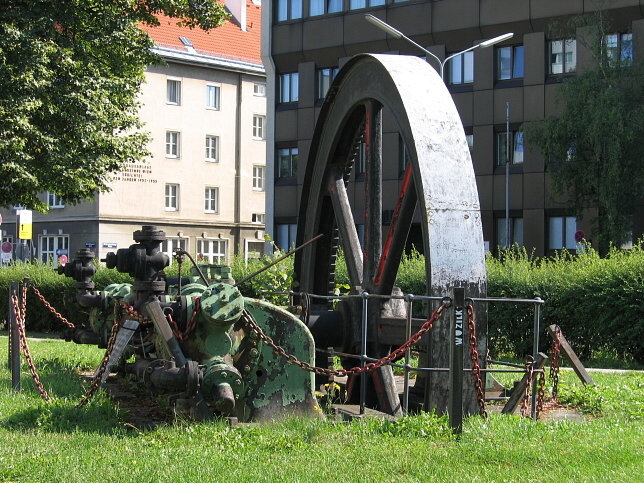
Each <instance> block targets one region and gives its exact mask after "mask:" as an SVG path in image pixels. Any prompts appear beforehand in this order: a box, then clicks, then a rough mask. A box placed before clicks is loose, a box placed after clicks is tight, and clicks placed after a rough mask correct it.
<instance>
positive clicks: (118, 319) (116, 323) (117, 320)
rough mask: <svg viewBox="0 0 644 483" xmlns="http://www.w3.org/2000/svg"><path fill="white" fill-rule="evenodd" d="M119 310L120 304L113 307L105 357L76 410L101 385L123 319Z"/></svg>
mask: <svg viewBox="0 0 644 483" xmlns="http://www.w3.org/2000/svg"><path fill="white" fill-rule="evenodd" d="M120 308H121V305H120V304H115V305H114V323H113V324H112V331H111V332H110V337H109V339H108V341H107V348H106V349H105V355H104V356H103V360H102V361H101V363H100V365H99V366H98V369H97V371H96V374H95V375H94V378H93V379H92V382H91V384H90V385H89V388H88V389H87V392H85V395H84V396H83V398H82V399H81V400H80V402H79V403H78V404H77V405H76V407H77V408H82V407H83V406H85V404H87V402H88V401H89V400H90V399H91V398H92V396H94V394H95V393H96V391H97V390H98V388H99V387H100V385H101V379H102V378H103V373H104V372H105V369H107V363H108V362H109V361H110V356H111V355H112V350H113V349H114V342H115V341H116V334H117V333H118V330H119V327H120V325H121V320H123V319H124V318H125V317H123V316H122V315H121V313H120V310H119V309H120Z"/></svg>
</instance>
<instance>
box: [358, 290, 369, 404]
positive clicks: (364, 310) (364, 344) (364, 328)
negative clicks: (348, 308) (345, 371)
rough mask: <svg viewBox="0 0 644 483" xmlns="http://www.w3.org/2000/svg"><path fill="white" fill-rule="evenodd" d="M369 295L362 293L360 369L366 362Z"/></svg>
mask: <svg viewBox="0 0 644 483" xmlns="http://www.w3.org/2000/svg"><path fill="white" fill-rule="evenodd" d="M368 296H369V294H368V293H367V292H362V337H361V349H362V350H361V352H362V355H361V356H360V367H364V366H365V361H366V360H367V310H368V309H367V307H368V305H369V303H368V302H369V299H368ZM360 378H361V379H360V383H361V384H360V414H364V412H365V411H364V409H365V400H366V398H367V373H366V372H363V373H362V375H361V376H360Z"/></svg>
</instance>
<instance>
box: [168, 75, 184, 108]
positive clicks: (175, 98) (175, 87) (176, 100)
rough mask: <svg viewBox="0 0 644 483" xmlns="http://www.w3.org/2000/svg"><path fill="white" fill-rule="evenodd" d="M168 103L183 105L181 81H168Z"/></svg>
mask: <svg viewBox="0 0 644 483" xmlns="http://www.w3.org/2000/svg"><path fill="white" fill-rule="evenodd" d="M166 102H167V103H168V104H172V105H175V106H180V105H181V81H180V80H176V79H168V81H167V87H166Z"/></svg>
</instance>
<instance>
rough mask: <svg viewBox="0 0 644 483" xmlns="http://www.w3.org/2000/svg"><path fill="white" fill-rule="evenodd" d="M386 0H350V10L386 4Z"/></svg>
mask: <svg viewBox="0 0 644 483" xmlns="http://www.w3.org/2000/svg"><path fill="white" fill-rule="evenodd" d="M384 4H385V0H350V2H349V10H357V9H359V8H367V7H377V6H379V5H384Z"/></svg>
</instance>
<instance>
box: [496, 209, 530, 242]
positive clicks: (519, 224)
mask: <svg viewBox="0 0 644 483" xmlns="http://www.w3.org/2000/svg"><path fill="white" fill-rule="evenodd" d="M506 230H507V226H506V218H505V217H502V218H501V217H499V218H496V239H497V246H499V247H500V248H510V247H512V246H513V245H515V244H516V245H518V246H520V247H522V246H523V238H524V236H523V231H524V230H523V217H522V216H510V244H509V245H506V243H507V242H506V239H505V235H506Z"/></svg>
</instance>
